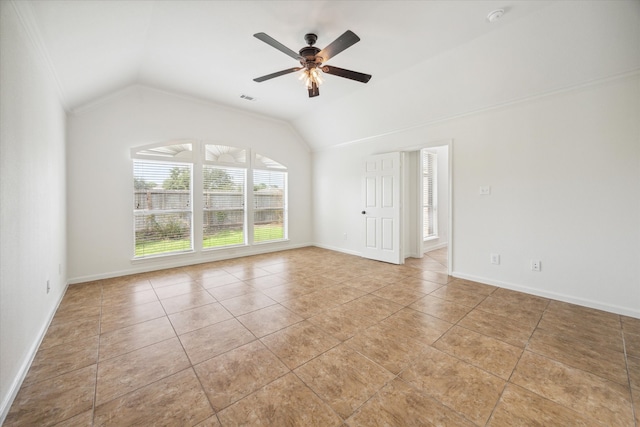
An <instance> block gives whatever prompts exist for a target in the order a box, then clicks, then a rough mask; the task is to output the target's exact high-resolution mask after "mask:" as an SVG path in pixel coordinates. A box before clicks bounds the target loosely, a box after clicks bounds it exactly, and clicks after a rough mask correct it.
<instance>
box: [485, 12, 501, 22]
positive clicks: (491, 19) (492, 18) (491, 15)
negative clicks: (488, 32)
mask: <svg viewBox="0 0 640 427" xmlns="http://www.w3.org/2000/svg"><path fill="white" fill-rule="evenodd" d="M502 15H504V9H496V10H494V11H492V12H489V14H488V15H487V21H489V22H491V23H493V22H496V21H497V20H498V19H500V18H502Z"/></svg>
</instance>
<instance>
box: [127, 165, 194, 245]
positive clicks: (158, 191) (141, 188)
mask: <svg viewBox="0 0 640 427" xmlns="http://www.w3.org/2000/svg"><path fill="white" fill-rule="evenodd" d="M133 181H134V198H133V199H134V200H133V204H134V206H133V214H134V227H135V239H134V240H135V252H134V253H135V256H136V257H145V256H150V255H159V254H166V253H172V252H182V251H189V250H192V249H193V246H192V239H191V220H192V202H191V165H190V164H184V163H172V162H154V161H143V160H134V162H133Z"/></svg>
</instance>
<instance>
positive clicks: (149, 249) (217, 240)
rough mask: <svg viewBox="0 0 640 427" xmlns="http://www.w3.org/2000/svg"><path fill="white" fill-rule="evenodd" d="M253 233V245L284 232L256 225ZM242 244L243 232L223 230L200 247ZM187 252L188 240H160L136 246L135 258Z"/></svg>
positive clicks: (206, 237) (275, 237) (277, 236)
mask: <svg viewBox="0 0 640 427" xmlns="http://www.w3.org/2000/svg"><path fill="white" fill-rule="evenodd" d="M253 233H254V236H253V241H254V242H255V243H261V242H267V241H269V240H279V239H283V238H284V230H283V229H282V227H273V226H268V225H267V226H262V225H258V226H256V227H255V228H254V230H253ZM243 243H244V232H243V231H242V230H224V231H221V232H219V233H216V234H213V235H210V236H205V238H204V239H203V242H202V247H203V248H204V249H210V248H218V247H222V246H228V245H241V244H243ZM188 250H191V243H190V241H189V240H188V239H183V240H160V241H155V242H143V243H138V244H136V256H137V257H141V256H149V255H157V254H163V253H169V252H180V251H188Z"/></svg>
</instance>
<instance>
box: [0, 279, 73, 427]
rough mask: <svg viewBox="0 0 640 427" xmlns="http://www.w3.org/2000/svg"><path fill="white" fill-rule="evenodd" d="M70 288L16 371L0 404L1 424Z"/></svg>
mask: <svg viewBox="0 0 640 427" xmlns="http://www.w3.org/2000/svg"><path fill="white" fill-rule="evenodd" d="M68 288H69V283H67V285H66V286H65V287H64V290H63V291H62V293H61V294H60V298H59V299H58V302H57V303H56V305H55V306H54V308H53V310H52V311H51V312H50V313H49V316H48V320H47V321H46V322H45V323H44V324H43V326H42V327H41V328H40V331H38V334H37V335H36V339H35V340H34V342H33V344H31V347H29V351H27V356H26V357H25V358H24V359H23V362H22V365H21V366H20V368H19V369H18V372H17V373H16V376H15V377H14V379H13V382H12V383H11V386H10V387H9V390H8V392H7V394H6V395H5V399H4V401H3V402H2V404H1V405H0V425H2V424H3V423H4V422H5V420H6V419H7V415H9V410H10V409H11V405H12V404H13V401H14V400H15V398H16V396H17V395H18V392H19V391H20V387H22V383H23V382H24V379H25V378H26V376H27V373H28V372H29V369H30V368H31V364H32V363H33V359H35V357H36V354H37V353H38V349H39V348H40V344H42V340H44V337H45V335H46V334H47V330H48V329H49V326H50V325H51V321H52V320H53V317H54V316H55V315H56V312H57V311H58V307H60V303H61V302H62V299H63V298H64V295H65V294H66V293H67V289H68Z"/></svg>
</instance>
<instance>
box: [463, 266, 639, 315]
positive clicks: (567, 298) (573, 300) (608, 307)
mask: <svg viewBox="0 0 640 427" xmlns="http://www.w3.org/2000/svg"><path fill="white" fill-rule="evenodd" d="M451 275H452V276H453V277H456V278H459V279H465V280H471V281H473V282H478V283H484V284H486V285H493V286H497V287H499V288H505V289H510V290H512V291H519V292H524V293H526V294H530V295H536V296H539V297H544V298H549V299H553V300H556V301H562V302H567V303H570V304H576V305H580V306H583V307H589V308H595V309H596V310H602V311H607V312H609V313H615V314H621V315H623V316H629V317H635V318H638V319H640V311H638V310H634V309H630V308H627V307H620V306H618V305H612V304H603V303H601V302H598V301H593V300H590V299H586V298H578V297H574V296H571V295H566V294H561V293H557V292H550V291H543V290H540V289H536V288H530V287H528V286H522V285H517V284H514V283H508V282H501V281H498V280H492V279H488V278H486V277H478V276H473V275H471V274H465V273H460V272H457V271H454V272H452V273H451Z"/></svg>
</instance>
